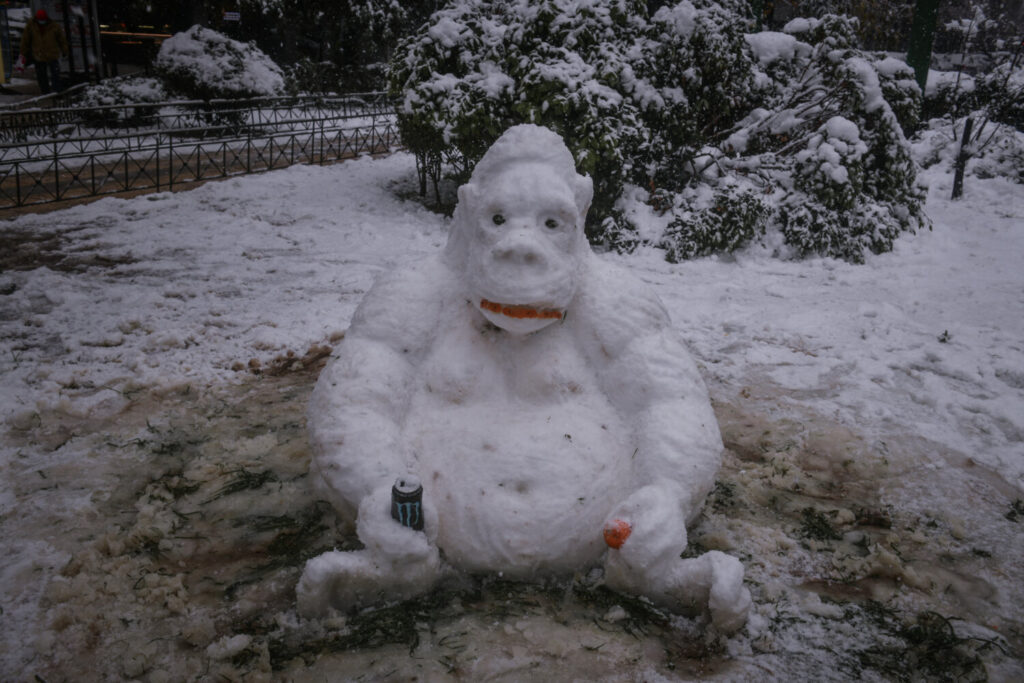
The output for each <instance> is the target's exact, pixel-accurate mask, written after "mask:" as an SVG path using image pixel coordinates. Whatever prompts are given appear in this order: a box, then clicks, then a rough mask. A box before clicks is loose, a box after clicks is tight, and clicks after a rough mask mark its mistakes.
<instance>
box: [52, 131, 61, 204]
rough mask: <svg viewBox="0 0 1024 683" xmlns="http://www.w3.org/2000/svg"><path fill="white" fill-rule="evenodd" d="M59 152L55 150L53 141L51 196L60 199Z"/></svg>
mask: <svg viewBox="0 0 1024 683" xmlns="http://www.w3.org/2000/svg"><path fill="white" fill-rule="evenodd" d="M59 154H60V152H58V151H57V143H56V142H54V143H53V197H54V200H55V201H60V163H59V162H60V156H59Z"/></svg>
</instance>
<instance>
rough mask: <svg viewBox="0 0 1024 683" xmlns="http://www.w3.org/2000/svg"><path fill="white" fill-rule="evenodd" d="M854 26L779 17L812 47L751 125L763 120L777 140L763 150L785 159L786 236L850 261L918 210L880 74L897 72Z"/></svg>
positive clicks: (888, 241) (885, 240) (782, 218)
mask: <svg viewBox="0 0 1024 683" xmlns="http://www.w3.org/2000/svg"><path fill="white" fill-rule="evenodd" d="M854 29H855V26H854V22H853V21H852V20H851V19H849V18H847V17H836V16H826V17H823V18H822V19H821V20H815V21H798V22H793V23H792V25H790V26H787V27H786V30H787V32H792V33H794V34H796V36H797V37H804V38H806V39H808V40H809V41H810V44H812V45H813V49H812V50H811V52H810V54H809V56H808V58H807V61H806V62H804V64H803V65H802V73H803V74H804V76H803V77H802V78H801V79H799V80H797V81H796V82H795V83H793V84H789V85H787V84H782V89H783V90H786V91H787V92H786V95H785V96H784V97H783V99H782V100H781V101H780V102H779V103H778V104H776V105H775V107H773V108H774V109H775V111H774V112H773V114H772V115H771V116H769V117H767V118H766V119H765V121H762V122H758V124H757V126H758V127H760V128H764V126H765V123H766V122H767V123H768V124H769V126H768V127H769V130H770V131H771V132H772V133H773V134H774V135H775V136H776V138H775V139H776V140H779V136H781V138H782V139H783V140H785V141H786V142H784V144H782V145H779V144H778V142H776V143H775V144H774V145H773V146H771V147H769V154H771V155H772V156H773V157H774V160H775V161H776V163H777V162H778V161H780V157H781V158H782V159H781V160H783V163H786V162H788V163H789V164H792V165H791V169H792V176H791V181H789V182H788V183H787V181H786V179H785V178H783V179H781V182H782V184H783V185H784V186H785V187H786V189H787V192H786V194H785V195H784V196H783V198H782V200H781V202H780V208H779V212H778V215H777V224H778V227H779V228H780V229H781V231H782V234H783V236H784V237H785V241H786V243H787V244H789V245H791V246H792V247H794V248H796V249H797V251H798V252H799V253H801V254H810V253H816V254H826V255H829V256H835V257H839V258H843V259H847V260H850V261H854V262H859V261H862V260H863V259H864V255H865V254H866V253H867V252H869V251H870V252H872V253H880V252H883V251H888V250H890V249H891V248H892V243H893V240H895V238H896V237H897V236H898V235H899V234H900V233H901V232H904V231H911V232H912V231H914V230H915V229H917V228H918V227H920V226H921V225H925V224H927V219H926V218H925V217H924V214H923V211H922V207H923V204H924V191H923V189H922V188H921V187H919V186H918V185H917V182H916V167H915V165H914V162H913V159H912V158H911V154H910V146H909V144H908V143H907V140H906V138H905V137H904V135H903V131H902V128H901V126H900V122H899V120H898V119H897V117H896V115H895V113H894V112H893V108H892V106H891V105H890V104H889V102H888V101H887V100H886V98H885V90H886V89H885V88H884V87H883V77H880V75H879V72H880V71H882V72H883V73H886V74H896V76H897V77H898V74H899V72H897V71H895V70H893V69H892V68H891V67H890V66H889V65H888V64H886V63H885V62H884V61H883V62H881V63H879V62H878V61H876V60H873V59H871V58H870V57H869V56H868V55H866V54H865V53H864V52H863V51H861V50H858V49H856V48H854V47H852V45H853V41H854V36H855V32H854ZM797 54H798V53H795V52H794V55H797ZM796 58H797V59H800V57H799V56H797V57H796ZM880 67H881V68H880ZM890 80H891V81H895V80H896V78H892V79H890ZM900 92H911V93H912V90H911V89H910V88H906V89H902V90H900ZM792 152H795V154H792V156H790V155H789V154H788V153H792Z"/></svg>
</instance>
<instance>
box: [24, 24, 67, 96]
mask: <svg viewBox="0 0 1024 683" xmlns="http://www.w3.org/2000/svg"><path fill="white" fill-rule="evenodd" d="M67 54H68V39H67V36H65V35H64V29H63V28H61V27H60V24H56V23H54V22H52V21H50V15H49V14H47V13H46V10H44V9H41V10H39V11H38V12H36V16H35V18H34V19H33V20H32V21H30V22H28V24H26V25H25V30H24V31H23V32H22V34H21V57H22V59H23V60H25V61H26V62H27V61H29V60H31V61H33V62H35V63H36V80H37V81H39V90H40V91H41V92H42V93H43V94H46V93H48V92H58V91H60V89H61V88H60V58H61V57H66V56H67Z"/></svg>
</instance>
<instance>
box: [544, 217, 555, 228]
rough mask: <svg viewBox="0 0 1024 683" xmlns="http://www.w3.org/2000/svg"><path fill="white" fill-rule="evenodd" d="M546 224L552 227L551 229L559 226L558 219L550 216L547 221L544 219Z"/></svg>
mask: <svg viewBox="0 0 1024 683" xmlns="http://www.w3.org/2000/svg"><path fill="white" fill-rule="evenodd" d="M544 225H545V226H546V227H548V228H550V229H551V230H554V229H555V228H557V227H558V221H556V220H555V219H554V218H549V219H547V220H546V221H544Z"/></svg>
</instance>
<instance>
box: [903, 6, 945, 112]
mask: <svg viewBox="0 0 1024 683" xmlns="http://www.w3.org/2000/svg"><path fill="white" fill-rule="evenodd" d="M939 2H940V0H917V2H916V4H915V5H914V21H913V23H912V24H911V26H910V43H909V44H908V46H907V64H908V65H909V66H910V67H911V68H912V69H913V70H914V76H915V77H916V78H917V84H918V85H919V86H921V93H922V94H923V93H924V87H925V84H926V83H927V82H928V68H929V67H930V66H931V62H932V44H933V43H934V42H935V23H936V21H937V20H938V18H939Z"/></svg>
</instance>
